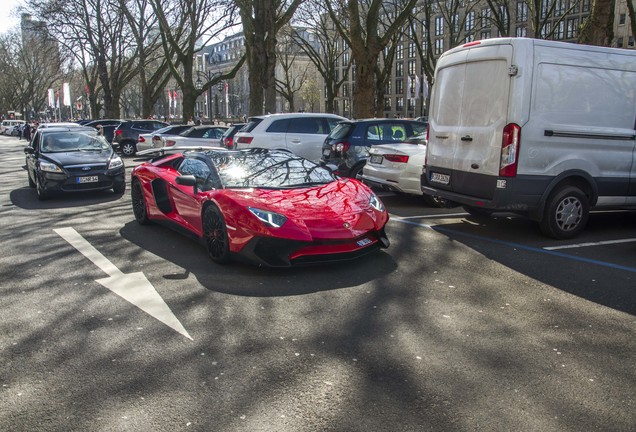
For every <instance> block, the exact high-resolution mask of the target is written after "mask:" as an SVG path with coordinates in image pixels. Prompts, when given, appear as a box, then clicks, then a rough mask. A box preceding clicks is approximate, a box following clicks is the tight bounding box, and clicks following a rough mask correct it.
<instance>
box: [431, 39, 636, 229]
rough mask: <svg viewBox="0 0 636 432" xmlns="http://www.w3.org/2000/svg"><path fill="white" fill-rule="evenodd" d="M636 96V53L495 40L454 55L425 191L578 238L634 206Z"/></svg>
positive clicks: (444, 80) (439, 71) (442, 76)
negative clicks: (601, 218) (592, 220)
mask: <svg viewBox="0 0 636 432" xmlns="http://www.w3.org/2000/svg"><path fill="white" fill-rule="evenodd" d="M457 83H463V84H462V86H461V88H458V86H457ZM634 89H636V52H634V51H633V50H625V49H616V48H606V47H592V46H586V45H577V44H570V43H564V42H556V41H548V40H539V39H527V38H494V39H488V40H481V41H473V42H471V43H469V44H465V45H461V46H459V47H456V48H454V49H452V50H449V51H446V52H445V53H444V54H442V56H441V57H440V58H439V60H438V61H437V65H436V70H435V84H434V85H433V90H432V92H431V103H430V113H429V127H430V133H429V142H428V145H427V153H428V156H427V167H426V172H425V175H423V176H422V190H423V191H424V193H426V194H430V195H438V196H442V197H444V198H447V199H449V200H453V201H456V202H459V203H460V204H462V205H464V206H465V207H464V208H465V209H466V211H468V212H469V213H471V214H473V215H481V216H484V215H487V214H489V213H492V212H495V211H504V212H514V213H518V214H521V215H523V216H527V217H528V218H530V219H531V220H535V221H537V222H538V223H539V226H540V228H541V230H542V232H543V233H544V234H545V235H547V236H550V237H553V238H556V239H570V238H573V237H576V236H577V235H578V234H579V233H580V232H581V231H582V230H583V229H584V228H585V225H586V224H587V221H588V218H589V212H590V209H591V208H606V209H609V208H611V209H616V208H619V209H620V208H622V209H634V208H635V207H636V188H634V184H635V183H636V170H634V167H635V166H636V153H634V147H635V143H636V142H635V137H636V134H635V130H634V126H635V123H634V119H636V91H634Z"/></svg>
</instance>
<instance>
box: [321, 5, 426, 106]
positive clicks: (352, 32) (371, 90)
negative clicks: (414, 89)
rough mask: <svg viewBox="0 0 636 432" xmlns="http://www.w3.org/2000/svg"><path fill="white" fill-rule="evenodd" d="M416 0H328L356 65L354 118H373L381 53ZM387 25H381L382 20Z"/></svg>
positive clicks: (332, 15) (330, 12)
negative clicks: (338, 0)
mask: <svg viewBox="0 0 636 432" xmlns="http://www.w3.org/2000/svg"><path fill="white" fill-rule="evenodd" d="M416 3H417V0H393V1H386V0H385V1H382V0H363V1H360V2H359V1H357V0H344V1H342V2H337V1H336V0H326V2H325V4H326V5H327V7H328V9H329V15H330V16H331V19H332V21H333V22H334V24H335V26H336V28H337V29H338V32H339V33H340V36H341V37H342V38H343V39H344V40H345V41H346V43H347V45H348V46H349V47H350V48H351V54H352V57H353V62H354V64H355V74H354V75H355V88H354V91H353V117H354V118H364V117H372V116H373V114H374V106H375V104H374V102H375V89H376V86H375V79H376V70H377V63H378V61H379V57H380V53H381V51H382V50H383V49H384V47H386V46H387V45H388V43H389V41H390V40H391V38H392V37H393V36H394V35H395V33H397V32H399V31H400V30H401V28H402V27H403V26H404V24H405V23H406V21H407V19H408V17H409V16H411V14H412V11H413V8H414V7H415V4H416ZM381 22H382V23H386V24H382V25H381V24H380V23H381Z"/></svg>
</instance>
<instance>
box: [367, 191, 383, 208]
mask: <svg viewBox="0 0 636 432" xmlns="http://www.w3.org/2000/svg"><path fill="white" fill-rule="evenodd" d="M369 204H371V207H373V208H374V209H376V210H377V211H381V212H383V211H384V204H382V201H380V198H378V197H377V195H376V194H374V193H373V192H371V198H370V199H369Z"/></svg>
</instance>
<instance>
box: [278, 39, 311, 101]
mask: <svg viewBox="0 0 636 432" xmlns="http://www.w3.org/2000/svg"><path fill="white" fill-rule="evenodd" d="M280 33H281V36H282V37H281V38H280V41H279V43H278V45H277V47H276V56H277V59H278V61H277V63H278V65H279V66H278V67H279V69H280V70H281V71H282V73H281V74H280V76H281V78H282V79H280V78H276V90H277V91H278V93H279V94H280V95H281V96H282V97H283V98H284V99H285V100H286V101H287V104H288V106H289V111H291V112H293V111H296V107H295V103H294V98H295V96H296V93H298V92H299V91H300V89H301V88H302V87H303V84H305V81H307V79H308V78H309V76H310V69H309V68H307V67H306V66H307V63H308V62H309V60H306V59H305V61H301V58H300V55H299V54H302V53H303V51H302V50H301V49H300V48H299V47H298V45H296V43H294V35H297V32H296V29H294V28H292V27H290V26H286V27H284V28H283V29H282V30H281V32H280Z"/></svg>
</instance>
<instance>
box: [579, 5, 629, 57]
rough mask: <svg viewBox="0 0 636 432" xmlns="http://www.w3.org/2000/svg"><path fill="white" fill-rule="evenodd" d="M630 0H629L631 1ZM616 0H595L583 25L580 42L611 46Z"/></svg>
mask: <svg viewBox="0 0 636 432" xmlns="http://www.w3.org/2000/svg"><path fill="white" fill-rule="evenodd" d="M629 2H630V0H627V3H629ZM615 6H616V1H615V0H594V1H593V2H592V12H591V13H590V15H589V16H588V17H587V19H586V20H585V22H583V25H582V26H581V32H580V33H579V40H578V42H579V43H582V44H588V45H598V46H611V45H612V43H613V42H614V9H615Z"/></svg>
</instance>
